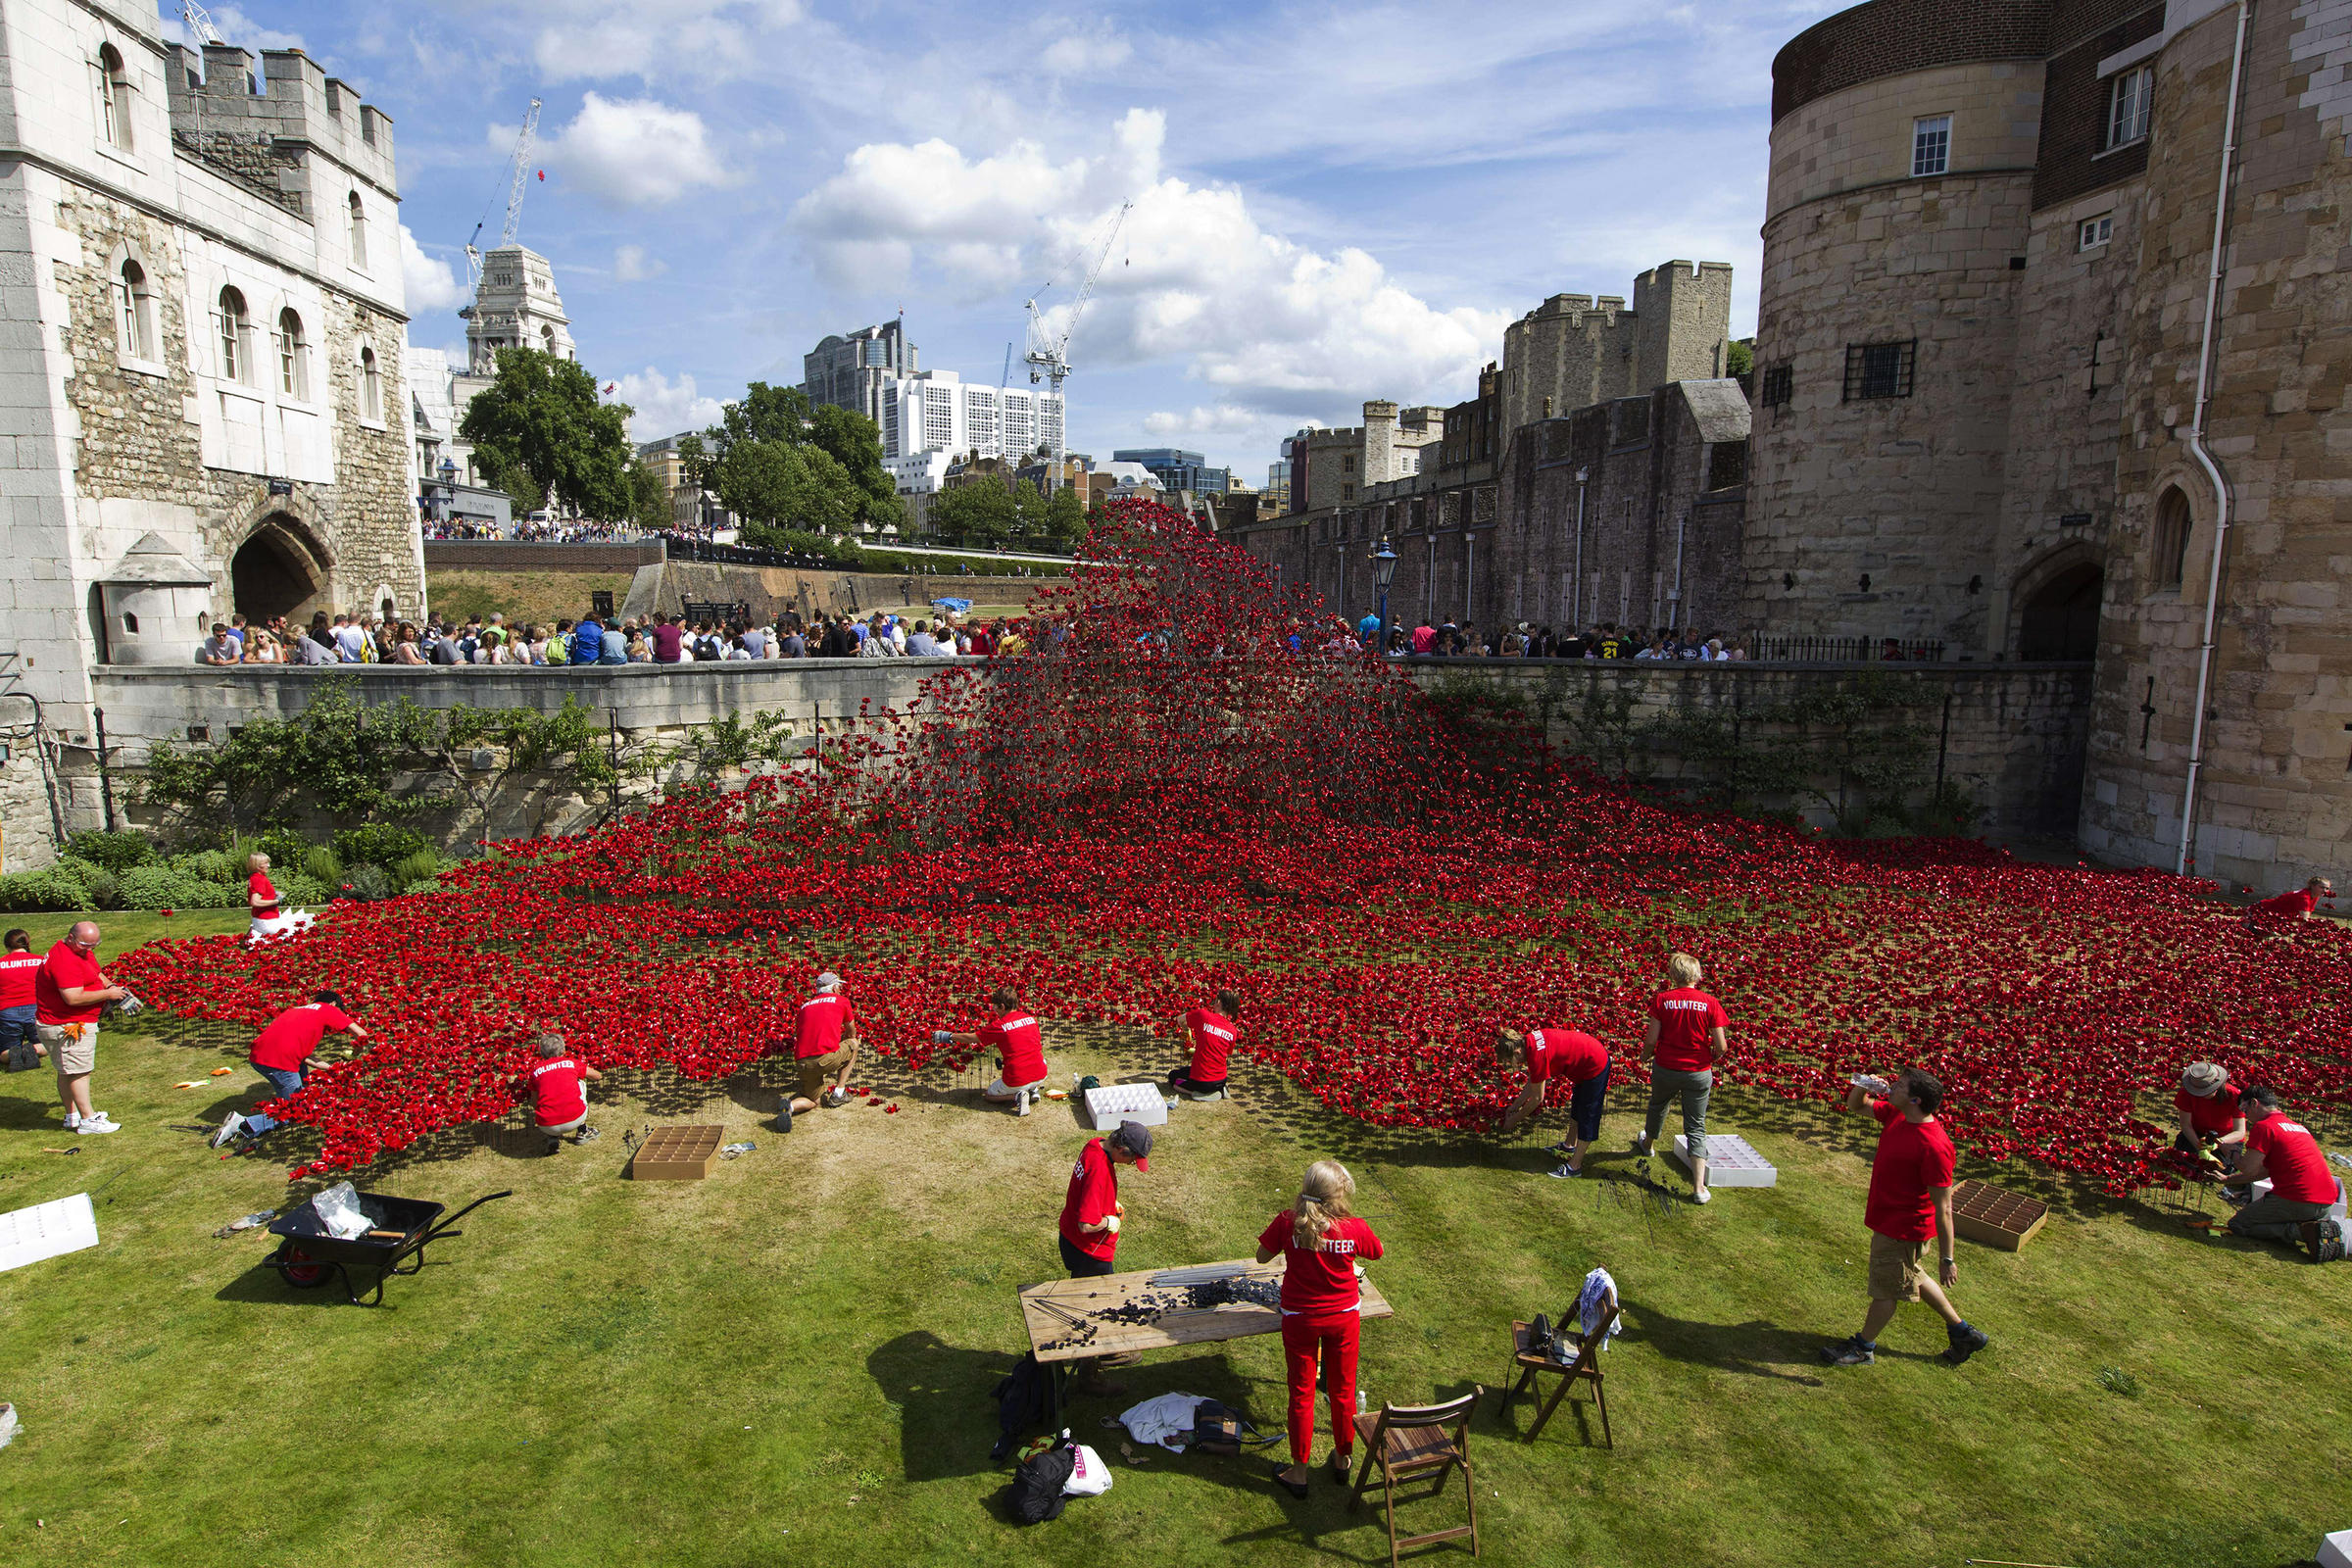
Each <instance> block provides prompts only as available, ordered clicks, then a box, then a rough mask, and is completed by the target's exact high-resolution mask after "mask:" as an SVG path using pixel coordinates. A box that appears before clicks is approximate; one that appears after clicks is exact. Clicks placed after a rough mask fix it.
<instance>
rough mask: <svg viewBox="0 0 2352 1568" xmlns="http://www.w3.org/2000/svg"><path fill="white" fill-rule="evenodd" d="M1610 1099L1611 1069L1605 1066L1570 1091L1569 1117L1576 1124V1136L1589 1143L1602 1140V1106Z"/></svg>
mask: <svg viewBox="0 0 2352 1568" xmlns="http://www.w3.org/2000/svg"><path fill="white" fill-rule="evenodd" d="M1608 1101H1609V1069H1608V1068H1606V1067H1603V1068H1601V1069H1600V1072H1599V1074H1598V1075H1597V1076H1595V1077H1592V1078H1588V1079H1586V1080H1585V1081H1584V1082H1583V1083H1581V1084H1578V1085H1577V1086H1576V1087H1575V1088H1574V1089H1573V1090H1571V1091H1569V1097H1568V1119H1569V1120H1570V1121H1572V1122H1574V1123H1575V1124H1576V1136H1577V1137H1579V1138H1581V1139H1583V1140H1584V1141H1585V1142H1586V1143H1588V1144H1594V1143H1598V1142H1599V1141H1600V1112H1601V1107H1602V1106H1604V1105H1606V1104H1607V1103H1608Z"/></svg>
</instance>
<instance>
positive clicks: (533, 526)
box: [422, 519, 653, 545]
mask: <svg viewBox="0 0 2352 1568" xmlns="http://www.w3.org/2000/svg"><path fill="white" fill-rule="evenodd" d="M422 527H423V530H424V537H425V538H427V539H488V540H497V541H500V542H502V543H511V542H515V541H520V542H522V543H524V544H563V545H601V544H634V543H635V542H636V541H638V540H640V539H649V538H652V537H653V535H651V534H649V533H647V532H646V531H645V530H644V529H642V528H639V527H637V526H636V525H635V524H633V523H626V522H581V521H577V520H572V519H564V520H542V521H538V522H518V523H516V524H515V526H514V528H513V529H512V530H511V531H510V530H506V529H501V528H499V527H497V526H496V525H494V524H491V523H486V522H456V521H451V522H431V521H428V522H425V523H424V524H422Z"/></svg>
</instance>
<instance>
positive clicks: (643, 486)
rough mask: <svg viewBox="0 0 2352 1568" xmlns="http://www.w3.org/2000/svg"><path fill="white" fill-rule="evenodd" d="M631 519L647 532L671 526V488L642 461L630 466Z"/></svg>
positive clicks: (655, 531)
mask: <svg viewBox="0 0 2352 1568" xmlns="http://www.w3.org/2000/svg"><path fill="white" fill-rule="evenodd" d="M629 520H630V521H631V522H633V523H635V524H636V525H637V526H638V527H639V528H640V529H641V530H643V531H645V532H647V533H659V532H661V531H662V529H665V528H667V527H668V526H669V520H670V519H669V488H668V487H667V486H666V485H664V484H662V476H661V475H660V474H658V473H656V472H655V471H654V470H653V469H652V468H650V467H648V466H646V465H644V464H642V463H635V464H631V465H630V466H629Z"/></svg>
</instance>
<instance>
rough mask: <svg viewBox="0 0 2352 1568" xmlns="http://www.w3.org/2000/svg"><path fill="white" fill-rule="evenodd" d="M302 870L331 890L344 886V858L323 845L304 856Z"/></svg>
mask: <svg viewBox="0 0 2352 1568" xmlns="http://www.w3.org/2000/svg"><path fill="white" fill-rule="evenodd" d="M302 869H303V870H304V871H305V872H306V873H308V874H309V875H311V876H314V877H316V878H318V879H319V881H321V882H323V883H325V884H326V885H327V886H328V887H330V888H338V887H341V886H342V885H343V858H342V857H341V856H339V855H337V854H336V853H335V852H334V851H332V850H330V849H328V848H327V847H326V846H325V845H323V844H321V845H319V846H318V847H316V848H314V849H313V850H311V851H310V852H309V853H308V854H306V855H304V856H303V858H302Z"/></svg>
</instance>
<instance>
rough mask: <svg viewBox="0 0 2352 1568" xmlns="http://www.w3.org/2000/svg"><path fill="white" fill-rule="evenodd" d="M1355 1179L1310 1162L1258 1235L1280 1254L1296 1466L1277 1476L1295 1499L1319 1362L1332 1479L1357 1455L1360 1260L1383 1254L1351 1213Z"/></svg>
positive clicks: (1261, 1256) (1262, 1258)
mask: <svg viewBox="0 0 2352 1568" xmlns="http://www.w3.org/2000/svg"><path fill="white" fill-rule="evenodd" d="M1354 1196H1355V1178H1354V1177H1352V1176H1350V1175H1348V1167H1347V1166H1345V1165H1343V1164H1341V1163H1340V1162H1339V1161H1338V1160H1336V1159H1318V1160H1316V1161H1315V1162H1314V1163H1313V1164H1312V1165H1309V1166H1307V1167H1306V1179H1305V1180H1304V1181H1303V1182H1301V1183H1299V1196H1298V1197H1297V1198H1295V1199H1293V1200H1292V1201H1291V1206H1290V1207H1288V1208H1286V1209H1284V1210H1283V1211H1282V1212H1281V1213H1279V1214H1276V1215H1275V1216H1274V1222H1273V1223H1272V1224H1271V1225H1268V1226H1267V1227H1266V1228H1265V1230H1264V1231H1263V1232H1261V1233H1260V1234H1259V1236H1258V1238H1257V1260H1258V1261H1259V1262H1260V1263H1271V1262H1273V1261H1274V1259H1276V1258H1277V1257H1279V1258H1281V1259H1282V1360H1283V1366H1284V1368H1285V1369H1286V1370H1287V1372H1288V1373H1289V1376H1290V1386H1291V1406H1290V1433H1291V1464H1290V1468H1289V1469H1287V1470H1286V1469H1284V1468H1283V1467H1282V1466H1280V1465H1276V1466H1275V1467H1274V1479H1275V1480H1276V1481H1277V1482H1279V1483H1281V1485H1282V1488H1283V1490H1284V1491H1286V1492H1288V1493H1289V1494H1290V1495H1292V1496H1294V1497H1304V1496H1305V1495H1306V1483H1307V1477H1308V1474H1309V1472H1308V1470H1307V1463H1306V1462H1307V1459H1308V1458H1309V1456H1311V1455H1312V1454H1313V1453H1314V1451H1315V1382H1316V1378H1315V1366H1316V1362H1317V1360H1318V1359H1319V1360H1320V1361H1321V1363H1322V1368H1323V1378H1322V1382H1323V1387H1324V1389H1325V1391H1326V1393H1327V1394H1328V1396H1329V1397H1330V1400H1331V1435H1332V1442H1333V1444H1334V1445H1335V1446H1334V1447H1333V1448H1332V1450H1331V1474H1332V1479H1333V1480H1335V1481H1338V1482H1340V1483H1341V1484H1342V1485H1345V1484H1346V1483H1347V1480H1348V1461H1349V1460H1350V1459H1351V1458H1353V1457H1354V1454H1355V1351H1356V1335H1357V1331H1358V1330H1359V1329H1360V1328H1361V1327H1362V1323H1363V1319H1362V1318H1361V1317H1360V1316H1359V1315H1358V1314H1357V1310H1356V1309H1357V1308H1358V1307H1359V1306H1360V1305H1361V1304H1362V1302H1363V1290H1362V1287H1361V1286H1359V1285H1358V1284H1357V1283H1356V1278H1355V1260H1356V1259H1357V1258H1359V1257H1379V1256H1380V1255H1381V1246H1380V1238H1379V1237H1378V1236H1375V1235H1373V1234H1372V1227H1371V1226H1370V1225H1368V1224H1366V1223H1365V1222H1364V1221H1362V1220H1360V1219H1357V1218H1355V1217H1354V1215H1353V1214H1352V1213H1350V1212H1349V1209H1348V1201H1349V1200H1350V1199H1352V1198H1353V1197H1354Z"/></svg>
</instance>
